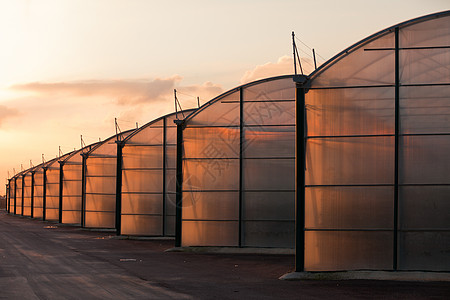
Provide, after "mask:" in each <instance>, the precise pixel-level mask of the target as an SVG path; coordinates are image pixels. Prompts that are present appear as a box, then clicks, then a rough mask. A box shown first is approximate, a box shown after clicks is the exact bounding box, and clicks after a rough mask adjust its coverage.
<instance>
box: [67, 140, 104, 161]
mask: <svg viewBox="0 0 450 300" xmlns="http://www.w3.org/2000/svg"><path fill="white" fill-rule="evenodd" d="M99 143H100V142H96V143H92V144H90V145H87V146H85V147H83V148H81V149H78V150H75V151H73V152H71V153H69V154H68V155H67V156H65V157H63V159H62V160H60V161H61V162H62V163H66V162H67V161H68V160H70V159H71V158H72V157H74V156H75V155H77V154H80V155H81V154H82V153H84V152H86V153H87V152H89V151H90V150H91V149H92V148H93V147H95V146H96V145H97V144H99Z"/></svg>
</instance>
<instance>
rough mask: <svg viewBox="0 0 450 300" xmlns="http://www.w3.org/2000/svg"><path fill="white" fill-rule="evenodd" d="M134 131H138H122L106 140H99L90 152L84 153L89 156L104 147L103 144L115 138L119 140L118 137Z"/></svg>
mask: <svg viewBox="0 0 450 300" xmlns="http://www.w3.org/2000/svg"><path fill="white" fill-rule="evenodd" d="M134 131H136V129H130V130H127V131H123V132H121V133H118V134H115V135H113V136H111V137H109V138H107V139H106V140H104V141H103V142H98V143H97V144H96V145H94V146H93V147H92V148H91V149H90V150H89V151H88V152H86V153H84V155H86V157H89V156H90V155H92V154H93V153H94V152H95V151H97V150H98V149H99V148H100V147H102V146H103V145H106V144H108V143H110V142H111V141H113V140H114V139H116V140H117V138H126V137H128V135H130V134H131V133H133V132H134Z"/></svg>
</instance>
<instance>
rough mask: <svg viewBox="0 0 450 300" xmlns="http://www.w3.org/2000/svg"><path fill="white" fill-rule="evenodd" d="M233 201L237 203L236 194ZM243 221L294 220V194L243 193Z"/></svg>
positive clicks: (278, 192) (279, 192)
mask: <svg viewBox="0 0 450 300" xmlns="http://www.w3.org/2000/svg"><path fill="white" fill-rule="evenodd" d="M234 200H235V201H236V202H237V201H238V200H239V199H238V194H237V193H236V195H235V197H234ZM242 212H243V214H242V216H243V219H244V220H250V221H255V220H272V221H273V220H283V221H294V220H295V193H294V192H281V191H275V192H269V191H264V192H244V201H243V211H242Z"/></svg>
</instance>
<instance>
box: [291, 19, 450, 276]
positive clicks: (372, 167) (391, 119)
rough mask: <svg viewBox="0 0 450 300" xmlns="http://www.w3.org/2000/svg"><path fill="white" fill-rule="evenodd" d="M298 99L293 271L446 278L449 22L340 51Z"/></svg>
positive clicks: (398, 30) (396, 31) (420, 24)
mask: <svg viewBox="0 0 450 300" xmlns="http://www.w3.org/2000/svg"><path fill="white" fill-rule="evenodd" d="M297 101H298V105H299V113H298V126H299V128H301V127H302V124H305V125H306V126H305V130H299V131H298V141H299V142H298V144H299V145H301V144H302V142H301V141H302V140H303V139H304V141H305V145H306V147H305V148H304V149H302V147H301V146H299V156H298V160H297V169H298V170H299V172H298V174H297V185H298V198H297V201H298V202H297V204H298V206H297V208H298V210H297V216H298V217H297V259H296V269H297V271H303V270H306V271H334V270H360V269H371V270H426V271H449V270H450V256H449V253H450V248H449V247H450V215H449V212H450V202H449V201H448V200H449V196H448V195H449V192H450V159H449V157H448V154H449V153H450V122H449V120H450V12H444V13H439V14H434V15H430V16H425V17H422V18H418V19H414V20H411V21H408V22H405V23H402V24H399V25H396V26H393V27H391V28H388V29H386V30H383V31H381V32H379V33H377V34H374V35H372V36H370V37H368V38H366V39H365V40H363V41H361V42H359V43H357V44H355V45H353V46H351V47H349V48H348V49H346V50H344V51H343V52H341V53H340V54H338V55H337V56H335V57H334V58H332V59H331V60H329V61H328V62H327V63H325V64H324V65H322V66H321V67H320V68H319V69H317V70H316V71H315V72H314V73H312V74H311V75H310V77H309V80H308V82H307V83H305V84H299V85H298V98H297ZM302 103H304V106H303V104H302ZM303 107H304V109H305V112H306V113H305V116H306V120H305V121H304V123H303V116H302V115H303V113H302V108H303ZM303 132H305V136H303ZM303 150H306V156H305V159H303V158H302V155H301V154H302V151H303ZM300 170H305V172H304V173H303V172H301V171H300Z"/></svg>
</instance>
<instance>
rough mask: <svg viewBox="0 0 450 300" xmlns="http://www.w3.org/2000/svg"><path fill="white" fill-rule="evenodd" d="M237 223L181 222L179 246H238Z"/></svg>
mask: <svg viewBox="0 0 450 300" xmlns="http://www.w3.org/2000/svg"><path fill="white" fill-rule="evenodd" d="M238 240H239V224H238V222H237V221H183V230H182V234H181V246H238V245H239V242H238Z"/></svg>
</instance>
